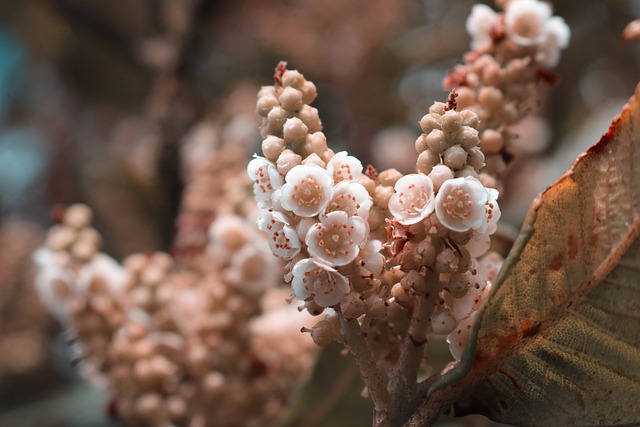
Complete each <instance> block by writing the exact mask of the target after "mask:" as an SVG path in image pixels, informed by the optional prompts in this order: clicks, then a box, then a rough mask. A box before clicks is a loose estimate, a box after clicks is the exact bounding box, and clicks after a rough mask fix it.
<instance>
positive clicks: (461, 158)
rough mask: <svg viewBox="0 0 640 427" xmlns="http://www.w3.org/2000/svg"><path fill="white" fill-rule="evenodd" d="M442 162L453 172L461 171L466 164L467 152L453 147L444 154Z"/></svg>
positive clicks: (455, 146) (457, 146) (458, 147)
mask: <svg viewBox="0 0 640 427" xmlns="http://www.w3.org/2000/svg"><path fill="white" fill-rule="evenodd" d="M443 160H444V164H445V165H447V166H449V167H450V168H451V169H453V170H458V169H462V168H463V167H464V165H465V164H466V163H467V152H466V151H465V149H464V148H462V147H461V146H459V145H454V146H453V147H449V148H447V150H446V151H445V152H444V156H443Z"/></svg>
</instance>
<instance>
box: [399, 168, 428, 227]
mask: <svg viewBox="0 0 640 427" xmlns="http://www.w3.org/2000/svg"><path fill="white" fill-rule="evenodd" d="M394 189H395V191H396V192H395V193H394V194H393V195H392V196H391V199H389V212H391V214H392V215H393V216H394V217H395V219H396V220H397V221H398V222H399V223H401V224H404V225H410V224H416V223H418V222H420V221H422V220H423V219H424V218H426V217H427V216H429V215H430V214H431V213H432V212H433V209H434V198H433V183H432V182H431V179H430V178H429V177H428V176H427V175H425V174H423V173H413V174H409V175H405V176H403V177H402V178H400V179H399V180H398V181H397V182H396V185H395V186H394Z"/></svg>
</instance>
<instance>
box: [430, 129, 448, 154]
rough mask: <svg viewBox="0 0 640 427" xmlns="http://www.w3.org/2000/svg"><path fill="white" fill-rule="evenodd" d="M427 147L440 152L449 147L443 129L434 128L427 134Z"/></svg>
mask: <svg viewBox="0 0 640 427" xmlns="http://www.w3.org/2000/svg"><path fill="white" fill-rule="evenodd" d="M426 143H427V147H429V149H430V150H431V151H433V152H434V153H438V154H439V153H442V152H443V151H444V150H446V149H447V148H449V143H448V142H447V138H446V136H445V134H444V132H443V131H441V130H440V129H434V130H432V131H431V132H430V133H429V134H428V135H427V140H426Z"/></svg>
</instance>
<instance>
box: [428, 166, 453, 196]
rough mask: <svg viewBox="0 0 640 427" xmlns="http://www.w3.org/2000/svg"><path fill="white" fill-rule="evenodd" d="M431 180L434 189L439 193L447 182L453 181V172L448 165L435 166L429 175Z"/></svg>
mask: <svg viewBox="0 0 640 427" xmlns="http://www.w3.org/2000/svg"><path fill="white" fill-rule="evenodd" d="M429 178H431V182H433V189H434V190H435V191H438V190H439V189H440V187H441V186H442V184H443V183H444V182H445V181H446V180H449V179H453V171H452V170H451V168H449V167H448V166H447V165H442V164H440V165H435V166H434V167H433V169H431V172H430V173H429Z"/></svg>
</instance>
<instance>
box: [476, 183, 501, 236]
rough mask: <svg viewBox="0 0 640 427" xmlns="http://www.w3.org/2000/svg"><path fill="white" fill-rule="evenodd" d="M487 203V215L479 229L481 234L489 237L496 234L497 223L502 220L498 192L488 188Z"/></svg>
mask: <svg viewBox="0 0 640 427" xmlns="http://www.w3.org/2000/svg"><path fill="white" fill-rule="evenodd" d="M486 190H487V202H486V203H485V209H486V215H485V217H484V221H483V223H482V225H481V226H480V227H479V228H478V229H477V230H478V231H479V232H481V233H487V234H489V235H491V234H493V233H495V232H496V229H497V222H498V220H499V219H500V215H501V212H500V206H499V205H498V196H499V193H498V190H496V189H493V188H487V189H486Z"/></svg>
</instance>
